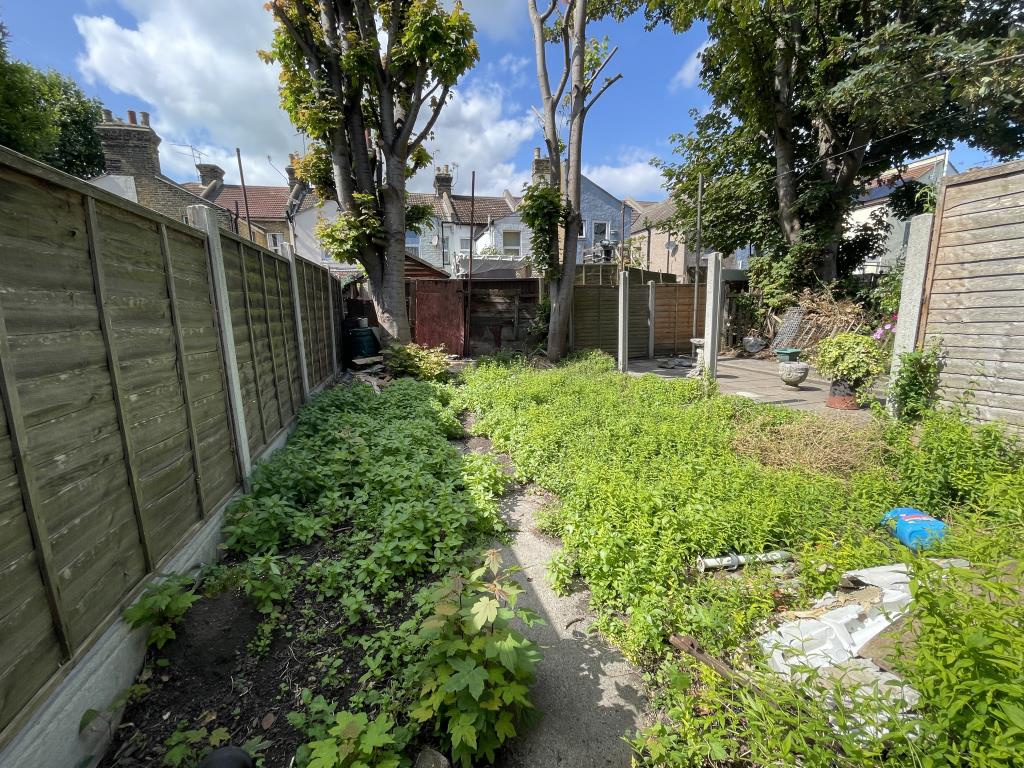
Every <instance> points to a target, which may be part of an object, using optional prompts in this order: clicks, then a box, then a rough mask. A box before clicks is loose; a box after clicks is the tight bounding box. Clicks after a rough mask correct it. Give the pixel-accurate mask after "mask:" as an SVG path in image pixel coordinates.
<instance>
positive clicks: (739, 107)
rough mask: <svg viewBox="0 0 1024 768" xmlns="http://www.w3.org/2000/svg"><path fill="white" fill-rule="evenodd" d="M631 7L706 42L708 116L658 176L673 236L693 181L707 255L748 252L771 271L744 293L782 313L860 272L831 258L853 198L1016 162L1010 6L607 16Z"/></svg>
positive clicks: (1022, 118)
mask: <svg viewBox="0 0 1024 768" xmlns="http://www.w3.org/2000/svg"><path fill="white" fill-rule="evenodd" d="M637 7H643V8H644V10H645V11H646V13H647V18H648V20H649V21H650V22H651V23H660V22H665V23H669V24H671V25H672V27H673V28H675V29H677V30H679V31H682V30H686V29H689V28H691V27H692V26H693V25H695V24H697V23H701V22H703V23H705V24H706V25H707V28H708V32H709V34H710V37H711V41H710V44H709V45H708V46H707V48H705V49H704V51H703V53H702V54H701V61H702V71H701V84H702V87H703V88H704V89H705V90H707V91H708V93H710V94H711V97H712V107H711V109H710V110H709V112H708V113H707V114H705V115H703V116H701V117H699V118H698V119H697V121H696V125H695V129H694V131H693V132H692V133H690V134H688V135H681V136H677V137H675V141H676V150H677V154H678V156H679V162H678V164H675V165H667V166H666V167H665V171H666V175H667V177H668V179H669V181H670V182H671V183H672V184H673V187H674V194H675V197H676V199H677V200H678V202H679V208H680V211H679V222H678V223H677V226H679V227H680V228H681V229H682V230H683V231H693V230H694V227H695V201H696V186H697V174H698V173H699V172H703V173H704V175H705V179H706V182H707V189H706V192H705V200H706V201H707V204H706V205H705V208H704V211H705V216H706V223H705V226H704V231H705V241H706V242H707V243H708V244H709V245H712V246H714V247H716V248H719V249H721V250H723V251H726V252H730V251H731V250H732V249H734V248H735V247H738V246H740V245H746V244H747V243H754V244H755V245H756V246H757V247H758V249H759V251H760V253H761V254H762V256H763V257H765V258H766V259H768V260H769V261H771V262H772V265H771V267H764V268H761V269H758V270H752V278H753V279H754V281H755V282H756V283H757V284H758V285H759V287H767V288H769V289H771V290H773V291H774V292H775V293H776V294H778V298H779V299H784V296H785V295H786V294H789V295H791V294H792V293H793V292H794V291H796V290H797V289H799V288H801V287H804V286H808V285H813V284H815V283H816V282H817V281H819V280H825V281H829V280H833V279H836V278H837V277H842V276H843V274H844V273H848V271H849V269H851V268H852V266H853V265H855V264H856V263H857V261H858V260H859V259H858V257H857V254H845V255H843V254H840V245H841V242H842V239H843V231H844V227H845V226H846V224H847V218H848V213H849V211H850V209H851V207H852V205H853V204H854V202H855V200H856V198H857V196H858V194H859V192H860V191H861V190H862V188H863V185H864V184H865V183H866V182H868V181H870V180H871V179H874V178H877V177H878V176H879V175H880V174H882V173H883V172H885V171H887V170H889V169H892V168H899V167H900V166H902V165H903V164H905V163H906V162H907V161H908V160H909V159H911V158H915V157H920V156H923V155H926V154H928V153H930V152H934V151H935V150H938V149H942V148H949V147H951V146H952V144H953V143H954V142H956V141H965V142H967V143H968V144H970V145H971V146H975V147H979V148H982V149H985V150H987V151H990V152H992V153H993V154H995V155H996V156H997V157H1000V158H1009V157H1013V156H1015V155H1016V154H1018V153H1019V152H1020V151H1021V149H1022V148H1024V106H1022V105H1024V101H1022V99H1021V95H1020V94H1021V92H1022V91H1021V88H1020V86H1021V84H1022V75H1021V70H1022V67H1021V65H1020V62H1021V59H1020V58H1019V56H1020V55H1021V54H1022V52H1024V38H1021V36H1020V35H1019V34H1016V31H1017V30H1019V28H1020V24H1021V22H1022V20H1024V8H1022V6H1021V4H1020V3H1019V2H1016V0H995V1H994V2H986V3H982V4H978V3H973V2H968V0H949V2H942V3H939V4H938V5H936V4H935V3H929V2H924V1H923V0H911V1H910V2H899V3H897V2H895V1H894V0H869V1H868V2H859V1H858V2H853V0H826V1H825V2H820V1H819V0H815V1H814V2H811V1H810V0H787V1H786V2H772V3H750V2H740V3H727V4H723V3H719V2H712V1H711V0H646V2H638V1H637V2H626V3H623V4H621V5H620V12H621V13H624V12H627V11H629V10H633V9H636V8H637ZM1015 57H1018V58H1015ZM864 245H865V246H867V245H868V244H867V242H866V241H865V242H864Z"/></svg>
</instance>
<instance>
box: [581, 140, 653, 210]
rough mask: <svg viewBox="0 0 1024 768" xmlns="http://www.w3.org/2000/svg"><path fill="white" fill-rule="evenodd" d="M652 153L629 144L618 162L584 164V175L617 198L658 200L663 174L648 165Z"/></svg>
mask: <svg viewBox="0 0 1024 768" xmlns="http://www.w3.org/2000/svg"><path fill="white" fill-rule="evenodd" d="M650 157H651V153H650V152H645V151H644V150H641V149H636V148H632V149H629V150H626V151H625V152H623V154H622V157H620V158H619V161H618V162H617V163H614V164H612V163H605V164H602V165H587V164H584V166H583V175H584V176H586V177H587V178H589V179H590V180H591V181H593V182H594V183H595V184H597V185H598V186H600V187H603V188H604V189H606V190H608V191H609V192H611V193H612V194H613V195H615V196H616V197H618V198H620V199H621V198H626V197H632V198H634V199H639V200H661V199H663V198H664V197H665V190H664V189H662V185H663V184H664V183H665V178H664V177H663V176H662V175H661V171H659V170H658V169H657V168H655V167H654V166H653V165H651V162H650Z"/></svg>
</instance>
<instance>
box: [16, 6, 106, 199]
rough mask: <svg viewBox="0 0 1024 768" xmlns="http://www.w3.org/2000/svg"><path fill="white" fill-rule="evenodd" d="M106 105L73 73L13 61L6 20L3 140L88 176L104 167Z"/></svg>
mask: <svg viewBox="0 0 1024 768" xmlns="http://www.w3.org/2000/svg"><path fill="white" fill-rule="evenodd" d="M100 117H101V109H100V104H99V102H98V101H96V100H95V99H89V98H87V97H86V96H85V94H84V93H82V90H81V89H80V88H79V87H78V85H76V84H75V82H74V81H73V80H71V79H70V78H66V77H64V76H63V75H61V74H60V73H58V72H53V71H50V72H45V73H44V72H40V71H39V70H37V69H35V68H34V67H32V66H30V65H28V64H25V63H23V62H20V61H11V60H10V58H9V56H8V51H7V30H6V28H5V27H4V26H3V25H0V144H2V145H4V146H5V147H8V148H10V149H13V150H15V151H16V152H21V153H22V154H24V155H28V156H29V157H33V158H35V159H36V160H42V161H43V162H44V163H49V164H50V165H52V166H54V167H55V168H58V169H60V170H62V171H64V172H65V173H71V174H74V175H75V176H80V177H82V178H85V179H88V178H91V177H93V176H96V175H98V174H100V173H102V172H103V167H104V162H103V147H102V145H101V144H100V139H99V136H98V135H97V134H96V123H98V122H99V121H100Z"/></svg>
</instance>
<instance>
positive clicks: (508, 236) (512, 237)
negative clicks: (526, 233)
mask: <svg viewBox="0 0 1024 768" xmlns="http://www.w3.org/2000/svg"><path fill="white" fill-rule="evenodd" d="M521 244H522V234H521V233H520V231H519V230H518V229H506V230H505V231H504V232H502V233H501V248H502V251H503V252H504V253H505V255H506V256H518V255H519V253H520V250H521Z"/></svg>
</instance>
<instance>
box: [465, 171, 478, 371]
mask: <svg viewBox="0 0 1024 768" xmlns="http://www.w3.org/2000/svg"><path fill="white" fill-rule="evenodd" d="M475 221H476V171H473V172H472V173H471V174H470V175H469V278H468V279H467V280H466V340H465V347H466V353H465V354H466V357H469V353H470V346H469V345H470V339H471V338H472V336H473V241H474V240H475V238H474V237H473V223H474V222H475Z"/></svg>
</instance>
